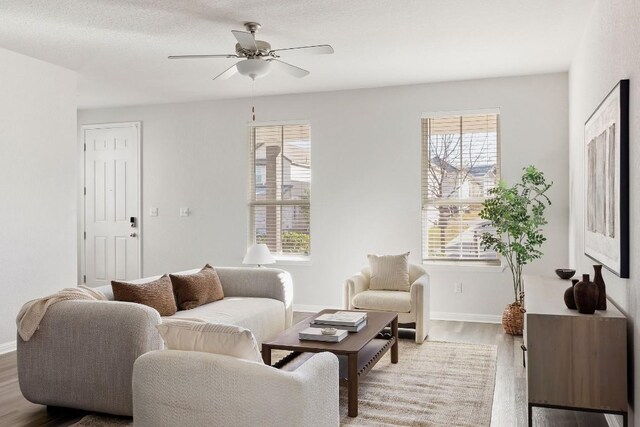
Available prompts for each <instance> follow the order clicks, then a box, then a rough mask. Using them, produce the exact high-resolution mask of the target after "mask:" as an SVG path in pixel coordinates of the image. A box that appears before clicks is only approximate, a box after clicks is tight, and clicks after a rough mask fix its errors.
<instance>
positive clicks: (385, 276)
mask: <svg viewBox="0 0 640 427" xmlns="http://www.w3.org/2000/svg"><path fill="white" fill-rule="evenodd" d="M367 258H369V268H370V269H371V281H370V282H369V289H371V290H374V291H408V290H409V289H410V288H411V283H409V252H407V253H404V254H400V255H382V256H378V255H367Z"/></svg>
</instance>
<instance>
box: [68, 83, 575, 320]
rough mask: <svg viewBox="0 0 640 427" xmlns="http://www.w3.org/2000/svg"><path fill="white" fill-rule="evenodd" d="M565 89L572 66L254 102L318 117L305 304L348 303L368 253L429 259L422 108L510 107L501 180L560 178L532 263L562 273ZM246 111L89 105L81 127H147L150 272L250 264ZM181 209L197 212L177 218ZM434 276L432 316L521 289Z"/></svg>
mask: <svg viewBox="0 0 640 427" xmlns="http://www.w3.org/2000/svg"><path fill="white" fill-rule="evenodd" d="M212 84H216V83H212ZM247 84H250V82H249V81H248V80H247ZM261 84H263V83H262V82H261V81H258V82H257V83H256V88H257V89H258V90H259V88H260V85H261ZM264 84H266V83H264ZM567 98H568V94H567V75H566V74H565V73H562V74H550V75H539V76H527V77H518V78H499V79H488V80H476V81H465V82H453V83H441V84H429V85H415V86H404V87H393V88H380V89H364V90H352V91H338V92H326V93H313V94H302V95H288V96H273V97H264V98H257V99H256V108H257V116H258V120H259V121H268V120H296V119H307V120H310V122H311V139H312V164H313V166H312V168H313V172H312V174H313V183H312V191H311V203H312V208H311V218H312V239H311V241H312V249H311V250H312V264H311V265H283V268H286V269H288V270H289V271H291V273H292V274H293V277H294V283H295V303H297V304H303V305H324V306H339V305H341V303H342V283H343V282H344V280H345V279H346V278H347V277H348V276H349V275H350V274H352V273H353V272H355V271H356V270H358V269H359V268H360V267H361V266H362V265H363V264H365V263H366V254H367V253H400V252H403V251H407V250H409V251H411V259H412V261H414V262H418V261H419V259H420V250H421V242H420V132H421V130H420V118H421V115H422V114H423V113H425V112H434V111H453V110H476V109H484V108H496V107H497V108H500V110H501V123H502V166H503V177H504V178H505V179H507V180H508V181H510V182H513V181H514V180H515V179H517V178H519V176H520V173H521V170H522V167H524V166H525V165H528V164H535V165H538V166H539V167H541V168H542V170H543V171H544V172H545V173H546V174H547V176H548V177H549V178H550V179H551V180H553V181H555V185H554V187H553V190H552V192H551V197H552V199H553V202H554V204H553V207H552V208H551V209H550V211H549V217H550V224H549V225H548V228H547V234H548V236H549V241H548V243H547V244H546V246H545V248H544V250H545V253H546V254H547V256H546V258H545V260H544V261H542V262H538V263H536V264H535V265H532V266H531V268H530V269H529V272H539V273H544V274H553V269H554V268H556V267H562V266H565V265H566V264H567V261H568V254H567V227H568V203H567V195H568V146H567V138H568V123H567V102H568V99H567ZM250 109H251V103H250V100H247V99H241V100H226V101H213V102H202V103H188V104H170V105H156V106H142V107H130V108H116V109H106V110H85V111H80V112H79V118H78V122H79V124H90V123H101V122H102V123H104V122H117V121H132V120H141V121H142V123H143V125H142V128H143V142H142V147H143V148H142V152H143V154H142V157H143V184H142V185H143V195H142V200H143V210H144V221H143V227H142V238H143V242H144V243H143V268H144V274H145V275H150V274H159V273H163V272H167V271H173V270H180V269H186V268H190V267H194V266H199V265H202V264H204V263H205V262H213V263H214V264H217V265H238V264H240V262H241V260H242V257H243V255H244V252H245V249H246V242H247V188H248V187H247V176H246V175H247V170H248V166H247V149H248V141H247V130H246V125H247V121H248V120H249V118H250ZM151 206H155V207H159V209H160V210H159V213H160V215H159V216H158V217H155V218H151V217H149V215H148V210H149V207H151ZM180 206H185V207H189V208H190V209H191V210H192V211H193V215H192V216H190V217H189V218H179V217H178V209H179V207H180ZM432 279H433V280H432V282H433V287H432V300H433V301H432V310H433V311H435V312H444V313H467V314H468V313H471V314H476V315H480V317H482V316H493V317H492V318H493V319H495V318H496V317H495V316H497V315H499V314H500V313H501V312H502V309H503V308H504V305H505V304H506V303H508V302H510V298H511V294H512V291H511V285H510V284H509V283H510V282H509V281H510V277H509V276H508V274H507V273H506V272H505V273H495V272H487V271H486V270H485V271H477V270H472V271H469V270H466V271H465V270H461V269H453V270H449V271H440V270H439V271H434V272H433V273H432ZM455 281H461V282H462V283H463V293H462V294H454V293H453V283H454V282H455Z"/></svg>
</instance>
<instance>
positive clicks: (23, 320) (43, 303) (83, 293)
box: [16, 286, 107, 341]
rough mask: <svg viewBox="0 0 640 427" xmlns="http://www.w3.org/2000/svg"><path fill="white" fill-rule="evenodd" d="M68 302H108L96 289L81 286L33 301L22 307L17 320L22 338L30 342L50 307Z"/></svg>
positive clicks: (65, 289)
mask: <svg viewBox="0 0 640 427" xmlns="http://www.w3.org/2000/svg"><path fill="white" fill-rule="evenodd" d="M68 300H87V301H106V300H107V297H105V296H104V294H103V293H102V292H100V291H97V290H95V289H91V288H88V287H86V286H79V287H77V288H64V289H62V290H61V291H58V293H55V294H53V295H49V296H47V297H44V298H38V299H34V300H31V301H29V302H27V303H25V305H23V306H22V309H21V310H20V313H18V317H17V318H16V324H17V325H18V334H19V335H20V338H22V339H23V340H24V341H29V340H30V339H31V337H32V336H33V334H34V333H35V332H36V331H37V330H38V327H39V326H40V322H41V321H42V318H43V317H44V315H45V313H46V312H47V309H48V308H49V306H50V305H51V304H55V303H57V302H60V301H68Z"/></svg>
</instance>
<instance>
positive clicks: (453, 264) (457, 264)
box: [422, 261, 507, 273]
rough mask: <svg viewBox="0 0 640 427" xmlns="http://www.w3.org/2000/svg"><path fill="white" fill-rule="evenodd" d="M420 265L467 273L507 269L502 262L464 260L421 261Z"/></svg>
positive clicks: (435, 269)
mask: <svg viewBox="0 0 640 427" xmlns="http://www.w3.org/2000/svg"><path fill="white" fill-rule="evenodd" d="M422 265H423V266H424V267H425V268H426V269H427V272H429V271H461V272H469V273H474V272H478V273H502V272H503V271H505V270H506V269H507V266H506V265H502V264H498V265H496V264H479V263H477V262H464V261H449V262H443V261H422Z"/></svg>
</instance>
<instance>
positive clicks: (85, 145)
mask: <svg viewBox="0 0 640 427" xmlns="http://www.w3.org/2000/svg"><path fill="white" fill-rule="evenodd" d="M82 145H84V151H87V144H86V143H84V144H82Z"/></svg>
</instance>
